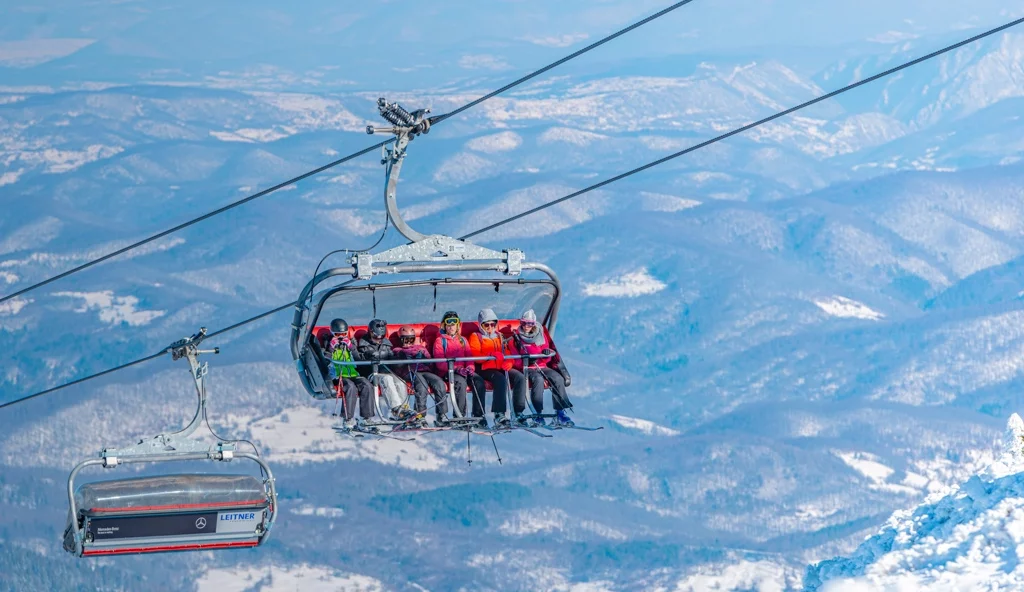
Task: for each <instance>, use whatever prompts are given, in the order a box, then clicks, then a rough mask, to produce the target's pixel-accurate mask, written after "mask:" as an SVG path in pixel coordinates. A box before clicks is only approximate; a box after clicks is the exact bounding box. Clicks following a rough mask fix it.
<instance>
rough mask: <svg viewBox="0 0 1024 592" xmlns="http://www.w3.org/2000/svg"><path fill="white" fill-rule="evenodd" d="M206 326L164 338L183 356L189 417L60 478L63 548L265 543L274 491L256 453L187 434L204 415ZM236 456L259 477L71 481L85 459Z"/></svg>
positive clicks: (149, 549) (106, 551) (106, 463)
mask: <svg viewBox="0 0 1024 592" xmlns="http://www.w3.org/2000/svg"><path fill="white" fill-rule="evenodd" d="M205 335H206V329H205V328H204V329H201V330H200V331H199V333H197V334H196V335H193V336H192V337H188V338H185V339H182V340H180V341H178V342H176V343H174V344H172V345H171V346H170V347H169V348H168V349H169V350H170V352H171V354H172V356H173V357H174V359H176V360H177V359H180V358H186V359H187V360H188V362H189V366H190V369H191V371H192V378H193V381H194V382H195V386H196V392H197V393H198V396H199V408H198V409H197V411H196V415H195V417H194V418H193V420H192V422H191V423H190V424H189V425H188V426H186V427H185V428H184V429H182V430H181V431H179V432H176V433H170V434H160V435H158V436H155V437H152V438H147V439H143V440H141V441H140V442H139V443H138V444H136V445H134V446H131V447H128V448H123V449H119V450H114V449H104V450H103V451H102V452H100V454H99V458H95V459H91V460H87V461H84V462H81V463H79V464H78V465H77V466H76V467H75V468H74V470H72V471H71V475H70V476H69V477H68V503H69V505H70V509H69V512H68V523H67V528H66V529H65V531H64V549H65V550H67V551H68V552H70V553H73V554H75V555H77V556H80V557H81V556H96V555H116V554H131V553H157V552H164V551H192V550H213V549H229V548H236V547H256V546H259V545H261V544H263V543H265V542H266V541H267V539H268V537H269V536H270V531H271V529H272V527H273V525H274V521H275V519H276V518H277V513H278V507H277V492H276V489H275V487H274V477H273V474H272V473H271V471H270V467H268V466H267V464H266V463H265V462H264V461H263V459H261V458H260V457H259V454H258V452H257V453H256V454H250V453H248V452H240V451H236V450H235V447H234V443H233V442H230V441H224V440H221V439H220V438H217V442H215V443H214V444H209V443H208V442H199V441H196V440H191V439H189V436H190V435H192V433H194V432H195V430H196V429H197V428H198V427H199V424H200V423H202V422H203V421H205V420H206V388H205V383H204V378H205V376H206V374H207V372H208V366H207V364H205V363H203V364H202V365H200V364H199V362H198V356H199V355H200V354H203V353H218V350H216V349H214V350H200V349H199V348H198V346H199V343H200V342H201V341H202V340H203V338H204V337H205ZM235 458H244V459H247V460H251V461H253V462H255V463H256V464H257V465H259V467H260V474H261V477H260V478H257V477H254V476H247V475H238V474H232V473H213V474H167V475H158V476H151V477H137V478H130V479H116V480H108V481H99V482H94V483H86V484H83V485H79V486H78V487H76V486H75V478H76V477H77V476H78V474H79V472H80V471H81V470H82V469H84V468H86V467H89V466H102V467H104V468H108V469H110V468H114V467H117V466H119V465H121V464H124V463H163V462H170V461H199V460H212V461H218V462H229V461H231V460H232V459H235Z"/></svg>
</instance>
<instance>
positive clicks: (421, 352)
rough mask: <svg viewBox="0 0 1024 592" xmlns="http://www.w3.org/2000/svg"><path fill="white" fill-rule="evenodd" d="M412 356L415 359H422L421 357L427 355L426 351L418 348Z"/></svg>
mask: <svg viewBox="0 0 1024 592" xmlns="http://www.w3.org/2000/svg"><path fill="white" fill-rule="evenodd" d="M414 357H415V358H416V359H417V360H422V359H423V358H425V357H427V352H425V351H423V350H420V351H418V352H416V355H415V356H414Z"/></svg>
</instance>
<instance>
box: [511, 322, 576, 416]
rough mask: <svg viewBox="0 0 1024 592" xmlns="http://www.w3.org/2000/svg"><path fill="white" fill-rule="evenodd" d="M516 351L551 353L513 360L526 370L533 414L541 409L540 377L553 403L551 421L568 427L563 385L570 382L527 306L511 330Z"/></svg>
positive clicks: (513, 349)
mask: <svg viewBox="0 0 1024 592" xmlns="http://www.w3.org/2000/svg"><path fill="white" fill-rule="evenodd" d="M511 351H512V352H513V353H514V354H516V355H523V356H537V355H544V356H547V355H552V354H553V357H537V358H533V357H526V358H523V359H519V360H516V361H515V366H516V368H517V369H518V370H520V371H522V372H523V373H524V374H526V376H527V379H528V380H529V382H530V401H531V402H532V403H533V410H534V411H535V412H536V413H537V414H541V413H543V412H544V381H545V380H547V382H548V384H550V385H551V402H552V403H553V404H554V406H555V413H556V417H555V423H556V424H557V425H561V426H565V427H572V426H573V421H572V419H570V418H569V416H568V415H567V414H566V412H565V410H566V409H572V403H570V402H569V396H568V395H567V394H566V392H565V387H567V386H568V385H569V383H570V382H571V380H572V379H571V378H570V377H569V372H568V370H566V369H565V363H564V362H563V361H562V360H561V358H560V357H559V356H558V354H557V353H556V352H555V350H553V349H551V343H550V342H549V341H548V338H547V336H546V335H545V334H544V330H543V329H542V328H541V326H540V325H538V324H537V314H536V313H535V312H533V309H530V310H528V311H526V312H525V313H523V316H522V318H520V319H519V328H518V329H516V330H515V331H513V332H512V350H511ZM536 421H537V423H538V424H544V418H543V417H538V418H537V420H536Z"/></svg>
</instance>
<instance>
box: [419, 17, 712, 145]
mask: <svg viewBox="0 0 1024 592" xmlns="http://www.w3.org/2000/svg"><path fill="white" fill-rule="evenodd" d="M690 2H693V0H683V1H682V2H676V3H675V4H673V5H672V6H669V7H668V8H665V9H664V10H661V11H659V12H656V13H654V14H652V15H651V16H649V17H647V18H645V19H642V20H639V21H637V22H635V23H633V24H632V25H629V26H628V27H625V28H623V29H619V30H618V31H616V32H614V33H612V34H611V35H608V36H607V37H604V38H603V39H600V40H598V41H595V42H593V43H591V44H590V45H588V46H586V47H584V48H583V49H580V50H579V51H575V52H573V53H571V54H569V55H567V56H565V57H564V58H562V59H560V60H558V61H556V62H552V63H550V64H548V65H547V66H544V67H543V68H541V69H539V70H534V71H533V72H530V73H529V74H527V75H526V76H523V77H522V78H519V79H518V80H515V81H513V82H510V83H508V84H506V85H505V86H503V87H501V88H499V89H498V90H495V91H492V92H489V93H487V94H486V95H484V96H482V97H480V98H479V99H476V100H475V101H471V102H469V103H466V104H465V105H463V106H461V107H459V108H458V109H455V110H454V111H449V112H448V113H445V114H444V115H438V116H436V117H431V118H430V125H436V124H438V123H441V122H442V121H444V120H445V119H448V118H449V117H454V116H456V115H458V114H459V113H462V112H463V111H465V110H467V109H471V108H473V107H476V106H477V105H479V104H480V103H483V102H484V101H486V100H488V99H492V98H494V97H496V96H498V95H500V94H501V93H503V92H505V91H507V90H509V89H512V88H515V87H517V86H519V85H520V84H522V83H524V82H526V81H527V80H531V79H533V78H536V77H537V76H540V75H541V74H543V73H545V72H547V71H549V70H552V69H554V68H557V67H558V66H561V65H562V64H564V63H566V62H568V61H569V60H572V59H574V58H578V57H579V56H581V55H583V54H585V53H587V52H588V51H590V50H592V49H595V48H597V47H600V46H602V45H604V44H605V43H608V42H609V41H611V40H613V39H616V38H618V37H621V36H623V35H625V34H626V33H629V32H630V31H632V30H633V29H636V28H639V27H642V26H644V25H646V24H647V23H649V22H651V21H653V20H655V19H658V18H661V17H663V16H665V15H666V14H668V13H670V12H672V11H673V10H676V9H677V8H682V7H683V6H686V5H687V4H689V3H690Z"/></svg>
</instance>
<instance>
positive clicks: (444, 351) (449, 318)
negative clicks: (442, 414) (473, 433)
mask: <svg viewBox="0 0 1024 592" xmlns="http://www.w3.org/2000/svg"><path fill="white" fill-rule="evenodd" d="M433 353H434V357H435V358H471V357H473V350H471V349H470V348H469V342H468V341H466V338H465V337H463V336H462V319H460V318H459V313H457V312H455V311H452V310H449V311H448V312H446V313H444V316H442V317H441V335H440V336H439V337H438V338H437V340H435V341H434V352H433ZM452 365H453V366H454V374H453V376H452V381H453V384H454V385H455V404H456V405H458V407H459V413H460V414H462V416H463V417H465V416H466V390H467V388H468V389H470V390H472V392H473V417H478V418H480V420H479V422H478V425H479V427H481V428H485V429H486V428H487V420H486V419H484V396H485V393H486V392H487V391H486V386H485V385H484V379H483V377H482V376H480V375H479V374H477V373H476V371H475V370H476V366H475V365H474V364H473V362H453V363H452ZM436 373H437V374H438V375H440V376H443V377H444V378H446V379H447V378H448V364H447V363H439V364H437V368H436Z"/></svg>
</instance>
